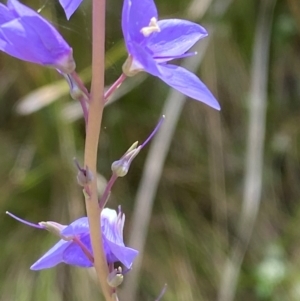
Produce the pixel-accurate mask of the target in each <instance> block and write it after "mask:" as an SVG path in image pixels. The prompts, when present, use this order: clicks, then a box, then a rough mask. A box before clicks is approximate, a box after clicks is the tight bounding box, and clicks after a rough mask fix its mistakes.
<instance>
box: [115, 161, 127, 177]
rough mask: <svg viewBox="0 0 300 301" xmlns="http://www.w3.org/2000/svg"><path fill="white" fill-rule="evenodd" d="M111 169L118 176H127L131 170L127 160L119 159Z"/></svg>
mask: <svg viewBox="0 0 300 301" xmlns="http://www.w3.org/2000/svg"><path fill="white" fill-rule="evenodd" d="M111 170H112V172H113V173H115V174H116V175H117V176H118V177H125V176H126V175H127V173H128V170H129V163H128V162H127V161H126V160H123V159H121V160H117V161H115V162H113V164H112V165H111Z"/></svg>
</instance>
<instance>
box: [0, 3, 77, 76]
mask: <svg viewBox="0 0 300 301" xmlns="http://www.w3.org/2000/svg"><path fill="white" fill-rule="evenodd" d="M7 7H8V9H9V13H10V14H9V15H7V16H8V18H10V16H11V15H14V19H13V20H11V21H10V22H6V23H3V24H1V28H0V29H1V33H0V39H1V42H0V47H1V48H0V49H1V50H2V51H4V52H6V53H8V54H10V55H12V56H15V57H17V58H19V59H22V60H25V61H29V62H33V63H38V64H41V65H49V66H52V67H54V68H58V69H60V70H61V71H63V72H65V73H69V72H72V71H73V70H74V68H75V63H74V60H73V56H72V49H71V47H70V46H69V45H68V44H67V43H66V42H65V40H64V39H63V38H62V36H61V35H60V34H59V33H58V31H57V30H56V29H55V28H54V27H53V26H52V25H51V24H50V23H49V22H47V21H46V20H45V19H43V18H42V17H41V16H40V15H39V14H38V13H36V12H35V11H33V10H32V9H30V8H28V7H26V6H25V5H23V4H21V3H19V2H18V1H17V0H9V1H8V2H7ZM2 10H3V9H2ZM1 18H2V17H1ZM2 19H3V18H2Z"/></svg>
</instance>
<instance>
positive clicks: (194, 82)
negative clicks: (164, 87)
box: [159, 64, 220, 110]
mask: <svg viewBox="0 0 300 301" xmlns="http://www.w3.org/2000/svg"><path fill="white" fill-rule="evenodd" d="M160 69H161V70H162V74H164V73H165V72H166V73H165V74H166V76H165V75H161V76H159V77H160V79H161V80H163V81H164V82H165V83H166V84H168V85H169V86H171V87H172V88H174V89H176V90H178V91H180V92H181V93H183V94H185V95H187V96H189V97H191V98H194V99H196V100H200V101H202V102H204V103H205V104H207V105H208V106H210V107H212V108H214V109H216V110H220V105H219V103H218V101H217V100H216V99H215V97H214V96H213V94H212V93H211V92H210V91H209V89H208V88H207V87H206V86H205V85H204V84H203V83H202V82H201V81H200V79H199V78H198V77H197V76H196V75H195V74H193V73H192V72H190V71H188V70H186V69H184V68H182V67H180V66H175V65H171V64H165V65H161V67H160ZM170 74H172V76H170Z"/></svg>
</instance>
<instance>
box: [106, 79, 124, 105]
mask: <svg viewBox="0 0 300 301" xmlns="http://www.w3.org/2000/svg"><path fill="white" fill-rule="evenodd" d="M125 79H126V75H125V74H124V73H122V74H121V76H120V77H119V78H118V79H117V80H116V81H115V82H114V83H113V84H112V85H111V86H110V87H109V89H108V90H107V91H106V92H105V93H104V101H105V103H106V102H107V101H108V98H109V97H110V96H111V95H112V94H113V93H114V92H115V91H116V90H117V89H118V88H119V87H120V86H121V84H122V83H123V81H124V80H125Z"/></svg>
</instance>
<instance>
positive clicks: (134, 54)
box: [0, 0, 220, 285]
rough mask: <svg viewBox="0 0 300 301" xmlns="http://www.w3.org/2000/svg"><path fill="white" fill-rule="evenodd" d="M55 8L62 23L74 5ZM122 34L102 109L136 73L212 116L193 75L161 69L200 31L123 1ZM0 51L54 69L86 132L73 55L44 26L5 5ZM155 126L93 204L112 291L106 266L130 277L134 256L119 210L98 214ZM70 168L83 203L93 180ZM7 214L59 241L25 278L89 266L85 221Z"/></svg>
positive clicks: (210, 99) (118, 164)
mask: <svg viewBox="0 0 300 301" xmlns="http://www.w3.org/2000/svg"><path fill="white" fill-rule="evenodd" d="M59 2H60V4H61V5H62V7H63V9H64V11H65V14H66V16H67V19H69V18H70V17H71V16H72V14H73V13H74V11H75V10H76V9H77V8H78V6H79V5H80V4H81V2H82V0H59ZM122 30H123V35H124V41H125V44H126V48H127V52H128V58H127V59H126V61H125V63H124V65H123V73H122V75H121V76H120V78H119V79H118V80H117V81H116V82H115V84H113V85H112V86H111V88H110V89H109V90H108V91H107V93H106V94H105V95H104V100H105V101H106V100H107V99H108V97H109V96H110V95H111V94H112V93H113V92H114V91H115V90H116V89H117V88H118V87H119V85H120V84H121V83H122V81H123V80H125V79H126V77H128V76H134V75H136V74H138V73H139V72H142V71H144V72H147V73H149V74H151V75H153V76H155V77H158V78H160V79H161V80H162V81H164V82H165V83H166V84H167V85H169V86H170V87H172V88H174V89H176V90H178V91H180V92H181V93H183V94H185V95H186V96H188V97H191V98H194V99H196V100H199V101H202V102H203V103H205V104H207V105H209V106H210V107H212V108H215V109H217V110H219V109H220V106H219V103H218V101H217V100H216V99H215V97H214V96H213V94H212V93H211V92H210V91H209V89H208V88H207V87H206V86H205V85H204V84H203V83H202V82H201V81H200V79H199V78H198V77H197V76H196V75H194V74H193V73H191V72H190V71H188V70H186V69H184V68H182V67H180V66H177V65H173V64H170V63H169V62H170V61H171V60H174V59H179V58H184V57H188V56H191V55H196V53H194V52H191V53H189V52H188V51H189V49H190V48H191V47H192V46H193V45H194V44H195V43H196V42H198V41H199V40H200V39H202V38H204V37H206V36H207V31H206V30H205V28H203V27H202V26H200V25H199V24H196V23H193V22H190V21H186V20H179V19H169V20H158V13H157V9H156V6H155V3H154V1H153V0H124V5H123V12H122ZM0 50H1V51H3V52H5V53H7V54H9V55H11V56H13V57H16V58H18V59H21V60H24V61H28V62H32V63H36V64H40V65H43V66H48V67H51V68H54V69H57V70H58V72H59V73H60V74H61V75H63V77H64V78H65V79H66V80H67V82H68V84H69V86H70V93H71V96H72V98H74V99H76V100H79V101H80V103H81V106H82V109H83V112H84V117H85V121H86V124H88V121H89V119H88V117H89V113H90V112H89V109H88V104H90V103H89V101H90V94H89V92H88V91H87V89H86V88H85V87H84V85H83V83H82V81H81V80H80V78H79V77H78V75H77V74H76V72H75V67H76V65H75V61H74V59H73V50H72V48H71V47H70V46H69V45H68V43H67V42H66V41H65V40H64V39H63V37H62V36H61V35H60V34H59V32H58V31H57V30H56V29H55V28H54V27H53V26H52V25H51V24H50V23H49V22H48V21H47V20H46V19H44V18H43V17H42V16H41V15H39V14H38V13H37V12H35V11H34V10H32V9H30V8H29V7H27V6H25V5H24V4H21V3H20V2H19V1H18V0H8V1H7V5H4V4H2V3H0ZM91 103H92V102H91ZM91 111H92V110H91ZM163 119H164V117H163V118H162V119H161V121H160V122H159V124H158V126H157V127H156V128H155V130H154V131H153V132H152V134H151V135H150V136H149V137H148V139H146V141H145V142H144V143H143V144H142V145H139V146H138V143H137V142H136V143H134V144H133V145H132V147H130V148H129V150H128V151H127V152H126V153H125V154H124V155H123V156H122V157H121V159H120V160H117V161H115V162H114V163H113V164H112V172H113V174H112V177H111V180H110V181H109V182H108V184H107V187H106V189H105V192H104V194H103V196H102V197H101V198H100V200H99V206H100V211H101V216H100V220H101V229H100V230H101V232H102V243H103V248H104V254H105V257H106V262H107V264H108V265H110V272H112V273H113V274H110V279H109V283H114V285H115V284H116V283H119V282H120V281H121V279H122V277H123V275H121V276H120V274H121V272H120V271H121V270H120V269H117V270H114V271H112V269H111V265H113V264H114V263H115V262H121V263H122V264H123V265H124V266H125V267H126V268H128V269H130V268H131V265H132V263H133V261H134V259H135V257H136V256H137V254H138V251H137V250H134V249H131V248H129V247H126V246H125V244H124V241H123V228H124V222H125V215H124V214H123V213H122V212H121V209H120V208H119V212H118V213H117V212H116V211H115V210H112V209H108V208H104V206H105V205H106V203H107V201H108V198H109V195H110V190H111V188H112V186H113V184H114V182H115V181H116V179H117V178H118V177H123V176H125V175H126V174H127V172H128V170H129V168H130V165H131V163H132V160H133V159H134V158H135V156H136V155H137V154H138V153H139V152H140V150H141V149H142V148H143V147H144V146H145V145H146V144H147V143H148V141H149V140H150V139H151V138H152V136H153V135H154V134H155V133H156V131H157V130H158V128H159V127H160V125H161V123H162V120H163ZM99 128H100V127H99ZM78 166H79V165H78ZM78 168H79V175H78V182H79V183H80V185H82V186H83V187H84V194H85V196H87V197H90V196H91V195H90V190H89V184H90V182H91V181H92V180H94V178H93V175H92V174H90V173H89V169H88V166H86V169H82V168H80V167H78ZM103 208H104V209H103ZM8 214H9V215H10V216H11V217H13V218H15V219H17V220H19V221H20V222H22V223H24V224H27V225H29V226H32V227H35V228H38V229H45V230H48V231H50V232H52V233H54V234H55V235H57V236H58V237H59V238H60V240H59V241H58V242H57V243H56V244H55V245H54V246H53V247H52V248H51V249H50V250H49V251H48V252H46V254H44V255H43V256H42V257H41V258H40V259H39V260H38V261H36V262H35V263H34V264H33V265H32V266H31V269H32V270H40V269H47V268H51V267H54V266H56V265H57V264H59V263H66V264H70V265H74V266H79V267H92V266H93V265H94V256H93V250H92V247H91V237H90V228H89V223H88V218H87V217H82V218H79V219H77V220H75V221H74V222H72V223H71V224H70V225H61V224H59V223H56V222H40V223H38V224H33V223H29V222H27V221H25V220H22V219H20V218H18V217H16V216H15V215H13V214H11V213H8ZM96 229H97V228H96ZM92 237H93V236H92Z"/></svg>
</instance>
